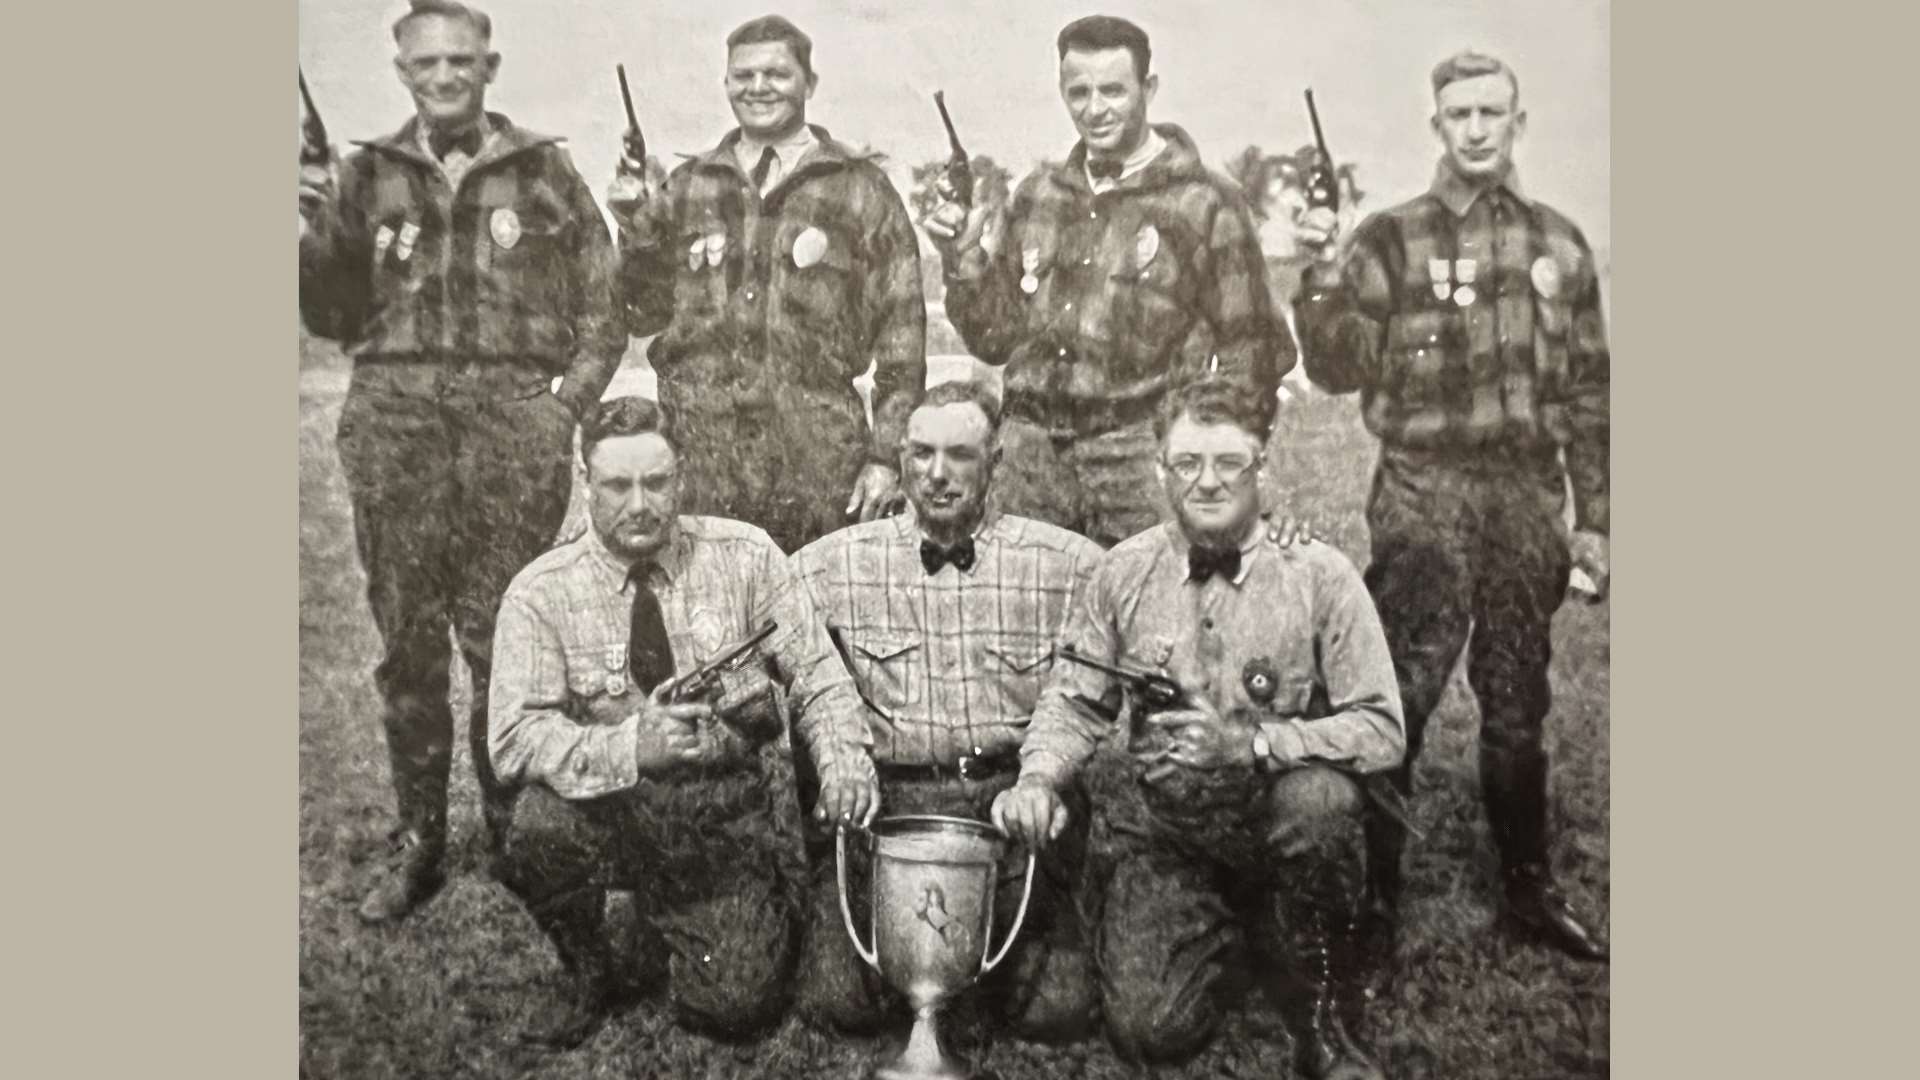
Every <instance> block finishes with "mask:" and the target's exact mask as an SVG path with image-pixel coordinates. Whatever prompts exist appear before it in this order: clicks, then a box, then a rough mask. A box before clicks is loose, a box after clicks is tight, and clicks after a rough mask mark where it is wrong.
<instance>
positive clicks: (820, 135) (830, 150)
mask: <svg viewBox="0 0 1920 1080" xmlns="http://www.w3.org/2000/svg"><path fill="white" fill-rule="evenodd" d="M807 130H809V131H811V132H813V140H814V141H813V148H812V149H811V150H808V151H807V153H806V155H805V156H803V157H802V158H801V159H800V160H799V161H798V162H796V163H795V164H794V166H793V168H791V169H788V170H787V171H786V172H784V173H783V174H781V177H780V182H779V183H777V184H775V185H774V186H773V189H772V190H773V191H778V190H779V189H781V188H783V187H786V186H787V183H788V182H789V181H791V180H792V179H793V178H794V177H796V176H799V175H801V174H803V173H805V172H808V171H810V170H813V169H815V168H818V167H821V166H831V167H838V166H841V165H845V164H847V163H849V162H854V161H872V160H878V159H879V157H880V155H879V154H876V153H872V152H869V151H861V150H855V149H854V148H853V147H850V146H848V145H847V144H846V143H843V142H841V141H840V140H838V139H836V138H834V137H833V136H832V135H831V134H829V133H828V131H827V129H826V128H823V127H821V126H820V125H819V124H808V125H807ZM739 142H740V129H739V128H734V129H733V130H732V131H729V132H727V133H726V134H725V135H722V136H721V137H720V142H719V144H718V145H716V146H714V148H713V149H711V150H708V151H706V152H705V153H700V154H681V155H679V156H680V157H682V158H685V159H687V160H689V161H695V162H698V163H699V166H700V168H703V169H722V170H724V171H727V172H730V173H734V174H735V175H737V176H739V177H740V182H741V183H743V184H744V183H746V182H747V174H746V172H745V171H744V170H742V169H741V168H740V159H739V158H738V157H737V156H735V154H734V147H735V146H737V145H738V144H739ZM783 164H784V163H783ZM769 194H771V192H769Z"/></svg>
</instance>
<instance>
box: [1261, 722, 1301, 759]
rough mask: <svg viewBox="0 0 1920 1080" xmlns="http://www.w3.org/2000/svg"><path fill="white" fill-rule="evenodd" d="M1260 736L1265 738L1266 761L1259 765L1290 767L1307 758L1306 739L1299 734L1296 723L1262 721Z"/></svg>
mask: <svg viewBox="0 0 1920 1080" xmlns="http://www.w3.org/2000/svg"><path fill="white" fill-rule="evenodd" d="M1260 732H1261V734H1263V735H1265V736H1266V737H1267V753H1268V758H1269V760H1268V761H1264V762H1261V763H1260V764H1261V765H1263V766H1268V767H1281V766H1287V765H1291V764H1293V763H1294V762H1296V761H1299V760H1300V759H1301V758H1303V757H1306V756H1307V739H1306V736H1304V735H1302V734H1301V733H1300V728H1299V725H1298V722H1297V721H1292V720H1263V721H1261V723H1260Z"/></svg>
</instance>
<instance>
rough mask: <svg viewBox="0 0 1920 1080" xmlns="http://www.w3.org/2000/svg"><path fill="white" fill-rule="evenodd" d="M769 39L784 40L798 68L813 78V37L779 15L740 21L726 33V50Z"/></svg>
mask: <svg viewBox="0 0 1920 1080" xmlns="http://www.w3.org/2000/svg"><path fill="white" fill-rule="evenodd" d="M771 41H784V42H786V43H787V48H789V49H792V50H793V58H794V59H795V60H798V61H800V70H801V71H803V72H805V73H806V76H807V78H809V79H811V78H813V39H812V38H810V37H808V36H807V35H806V34H805V33H804V32H802V31H801V29H800V28H799V27H797V26H795V25H793V23H791V22H789V21H787V19H786V18H784V17H782V16H779V15H762V16H760V17H759V18H757V19H752V20H749V21H747V22H744V23H741V24H740V25H739V26H738V27H737V28H735V29H734V31H733V33H731V34H728V35H727V51H728V52H732V51H733V50H734V48H735V47H737V46H740V45H759V44H763V43H765V42H771Z"/></svg>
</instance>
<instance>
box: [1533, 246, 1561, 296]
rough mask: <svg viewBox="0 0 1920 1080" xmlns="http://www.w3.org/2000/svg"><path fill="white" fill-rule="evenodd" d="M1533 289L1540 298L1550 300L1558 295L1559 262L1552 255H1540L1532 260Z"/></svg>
mask: <svg viewBox="0 0 1920 1080" xmlns="http://www.w3.org/2000/svg"><path fill="white" fill-rule="evenodd" d="M1532 277H1533V289H1534V291H1535V292H1537V293H1539V294H1540V296H1541V298H1542V299H1546V300H1551V299H1553V298H1554V297H1556V296H1558V295H1560V264H1559V263H1557V262H1554V261H1553V256H1551V255H1542V256H1540V257H1539V258H1537V259H1535V260H1533V272H1532Z"/></svg>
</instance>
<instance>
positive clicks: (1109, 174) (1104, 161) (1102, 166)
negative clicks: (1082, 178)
mask: <svg viewBox="0 0 1920 1080" xmlns="http://www.w3.org/2000/svg"><path fill="white" fill-rule="evenodd" d="M1121 164H1122V163H1121V162H1119V161H1115V160H1112V159H1110V158H1095V157H1090V158H1088V159H1087V174H1088V175H1089V176H1092V177H1093V178H1094V179H1095V180H1118V179H1120V166H1121Z"/></svg>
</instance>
